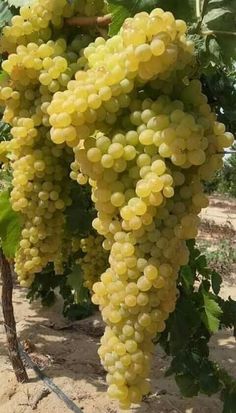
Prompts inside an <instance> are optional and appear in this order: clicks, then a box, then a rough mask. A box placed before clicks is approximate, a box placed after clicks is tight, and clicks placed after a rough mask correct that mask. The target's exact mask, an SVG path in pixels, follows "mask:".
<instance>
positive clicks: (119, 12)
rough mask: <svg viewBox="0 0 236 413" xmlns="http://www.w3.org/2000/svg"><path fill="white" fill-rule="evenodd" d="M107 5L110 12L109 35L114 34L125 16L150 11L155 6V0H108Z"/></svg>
mask: <svg viewBox="0 0 236 413" xmlns="http://www.w3.org/2000/svg"><path fill="white" fill-rule="evenodd" d="M108 5H109V11H110V13H111V14H112V23H111V24H110V27H109V35H110V36H114V35H115V34H117V33H118V31H119V30H120V28H121V26H122V24H123V23H124V21H125V19H126V18H127V17H132V16H134V15H135V14H136V13H138V12H140V11H151V10H152V9H154V8H155V7H156V5H157V0H141V1H139V0H129V1H127V0H109V1H108Z"/></svg>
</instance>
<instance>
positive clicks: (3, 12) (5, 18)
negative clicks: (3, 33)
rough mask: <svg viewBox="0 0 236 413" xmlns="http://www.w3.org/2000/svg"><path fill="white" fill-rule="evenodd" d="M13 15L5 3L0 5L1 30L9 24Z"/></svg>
mask: <svg viewBox="0 0 236 413" xmlns="http://www.w3.org/2000/svg"><path fill="white" fill-rule="evenodd" d="M12 16H13V14H12V12H11V10H10V8H9V5H8V4H7V2H6V1H1V3H0V29H2V28H3V27H4V26H5V24H6V23H9V22H10V20H11V18H12Z"/></svg>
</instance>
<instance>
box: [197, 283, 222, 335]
mask: <svg viewBox="0 0 236 413" xmlns="http://www.w3.org/2000/svg"><path fill="white" fill-rule="evenodd" d="M202 298H203V303H204V308H203V311H202V314H201V318H202V321H203V323H204V324H205V326H206V328H207V329H208V330H209V331H210V332H212V333H216V332H217V331H218V329H219V326H220V316H221V314H222V310H221V308H220V306H219V305H218V304H217V302H216V300H215V297H214V295H213V294H211V293H208V292H206V291H204V290H203V292H202Z"/></svg>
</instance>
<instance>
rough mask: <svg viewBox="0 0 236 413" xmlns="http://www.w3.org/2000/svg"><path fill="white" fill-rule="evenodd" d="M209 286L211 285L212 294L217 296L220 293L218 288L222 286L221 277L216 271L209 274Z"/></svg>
mask: <svg viewBox="0 0 236 413" xmlns="http://www.w3.org/2000/svg"><path fill="white" fill-rule="evenodd" d="M211 284H212V290H213V292H214V293H215V294H216V295H218V294H219V292H220V287H221V284H222V277H221V276H220V274H219V273H218V272H216V271H212V274H211Z"/></svg>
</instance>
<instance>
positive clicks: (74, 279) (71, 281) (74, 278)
mask: <svg viewBox="0 0 236 413" xmlns="http://www.w3.org/2000/svg"><path fill="white" fill-rule="evenodd" d="M67 284H68V285H69V286H70V287H71V288H72V289H73V290H75V298H76V303H77V304H78V303H83V302H87V300H88V289H87V288H85V287H84V279H83V273H82V271H81V267H80V265H78V264H76V265H75V266H74V268H73V270H72V272H71V273H70V274H69V275H68V277H67Z"/></svg>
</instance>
